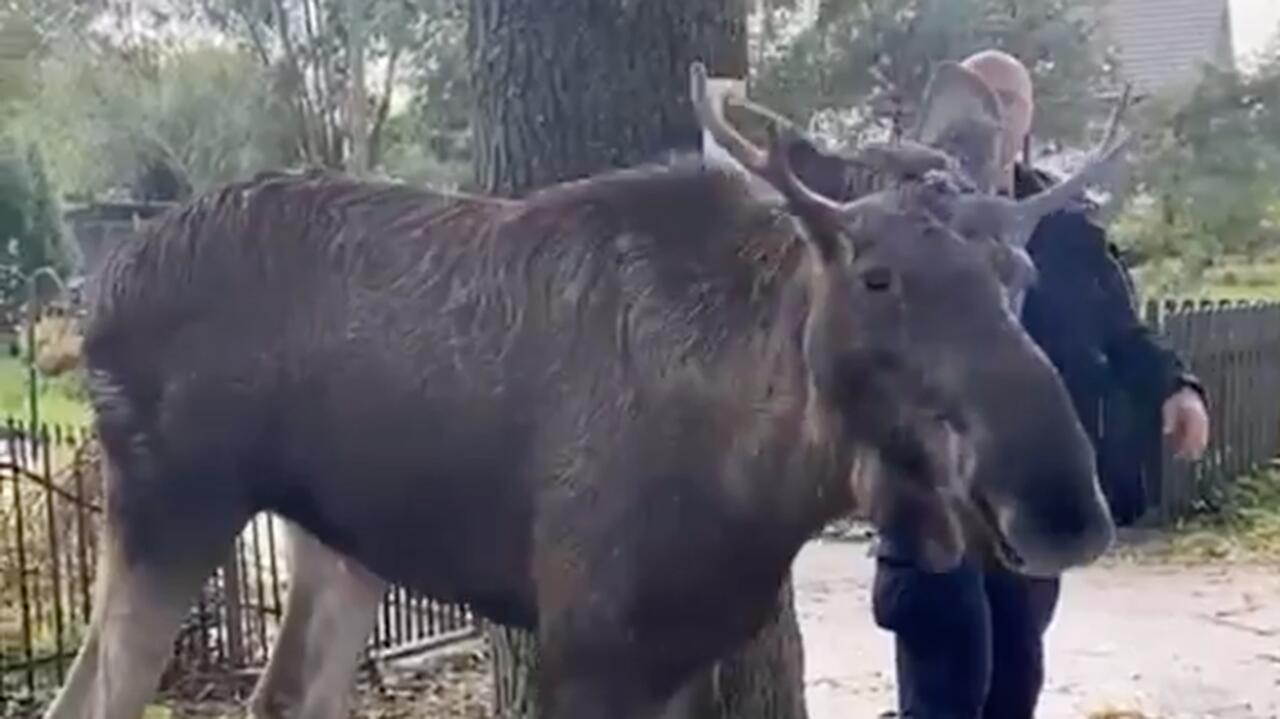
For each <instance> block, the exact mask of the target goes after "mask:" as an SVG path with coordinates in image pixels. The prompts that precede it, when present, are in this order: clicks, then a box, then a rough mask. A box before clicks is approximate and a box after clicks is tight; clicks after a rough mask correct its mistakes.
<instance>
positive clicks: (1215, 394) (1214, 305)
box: [1144, 301, 1280, 524]
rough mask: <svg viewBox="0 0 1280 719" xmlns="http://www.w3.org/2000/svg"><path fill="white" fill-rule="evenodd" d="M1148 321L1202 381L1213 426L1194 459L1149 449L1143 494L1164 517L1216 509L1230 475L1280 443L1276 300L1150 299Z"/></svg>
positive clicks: (1267, 457) (1279, 308)
mask: <svg viewBox="0 0 1280 719" xmlns="http://www.w3.org/2000/svg"><path fill="white" fill-rule="evenodd" d="M1146 320H1147V322H1148V323H1149V324H1150V325H1151V326H1153V327H1155V328H1157V329H1158V330H1159V331H1160V332H1161V333H1162V334H1163V335H1164V337H1165V338H1166V340H1167V341H1168V342H1169V344H1170V345H1171V346H1173V347H1174V348H1175V349H1177V350H1178V352H1179V353H1180V354H1181V355H1182V356H1183V357H1184V358H1185V359H1186V361H1187V363H1188V364H1189V365H1190V366H1191V369H1192V371H1194V372H1195V374H1196V375H1198V376H1199V378H1200V379H1201V381H1202V382H1203V383H1204V386H1205V390H1206V393H1207V394H1208V398H1209V416H1210V423H1211V427H1212V437H1211V440H1210V444H1209V450H1208V452H1207V453H1206V455H1205V457H1204V459H1202V460H1201V461H1199V462H1195V463H1187V462H1182V461H1178V460H1176V459H1174V458H1173V457H1172V456H1170V453H1169V451H1168V448H1167V447H1164V446H1162V445H1163V443H1157V444H1156V445H1154V446H1151V447H1149V448H1148V450H1149V451H1148V456H1147V458H1146V461H1145V467H1144V472H1145V474H1146V476H1147V486H1148V488H1149V492H1148V500H1149V504H1150V505H1151V507H1152V509H1153V513H1152V514H1153V517H1154V518H1155V519H1157V520H1159V521H1160V522H1161V523H1166V524H1167V523H1169V522H1171V521H1173V520H1175V519H1177V518H1178V517H1181V516H1185V515H1186V514H1188V513H1190V512H1195V511H1203V510H1212V509H1214V505H1215V502H1216V500H1217V498H1219V497H1221V495H1222V492H1223V491H1224V490H1225V489H1226V488H1227V486H1228V484H1229V483H1230V482H1231V481H1232V480H1234V479H1235V478H1237V477H1239V476H1241V475H1242V474H1246V473H1248V472H1251V471H1254V470H1256V469H1257V468H1259V467H1260V466H1262V465H1264V464H1266V463H1268V462H1269V461H1271V460H1272V459H1273V458H1274V457H1275V456H1276V454H1277V451H1278V450H1280V303H1275V302H1208V301H1205V302H1189V301H1182V302H1175V301H1163V302H1152V303H1149V304H1148V306H1147V308H1146ZM1156 419H1158V418H1153V420H1156ZM1152 435H1153V436H1157V437H1158V431H1157V432H1153V433H1152Z"/></svg>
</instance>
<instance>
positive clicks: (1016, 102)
mask: <svg viewBox="0 0 1280 719" xmlns="http://www.w3.org/2000/svg"><path fill="white" fill-rule="evenodd" d="M960 64H961V66H963V67H964V68H965V69H966V70H969V71H970V72H972V73H974V74H975V75H977V76H978V77H980V78H982V81H983V82H984V83H986V85H987V87H989V88H991V90H992V92H994V93H995V95H996V97H997V98H999V100H1000V111H1001V112H1000V114H1001V124H1002V125H1003V129H1004V132H1003V136H1002V138H1001V142H1000V160H1001V166H1002V167H1006V168H1012V167H1013V163H1014V161H1015V160H1017V158H1018V153H1019V152H1020V151H1021V150H1022V144H1023V142H1025V141H1026V139H1027V135H1028V134H1030V132H1031V120H1032V117H1033V115H1034V114H1035V101H1034V95H1033V93H1032V88H1031V73H1030V72H1028V71H1027V68H1026V66H1025V65H1023V64H1022V63H1021V62H1019V61H1018V59H1017V58H1016V57H1014V56H1012V55H1010V54H1008V53H1006V52H1002V51H1000V50H982V51H980V52H977V53H974V54H973V55H970V56H969V57H967V58H965V59H964V61H962V62H961V63H960Z"/></svg>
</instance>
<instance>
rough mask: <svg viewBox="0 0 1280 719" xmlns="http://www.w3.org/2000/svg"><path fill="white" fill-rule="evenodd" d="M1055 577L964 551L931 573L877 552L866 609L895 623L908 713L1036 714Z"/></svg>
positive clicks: (917, 716) (1002, 718) (1021, 718)
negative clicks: (961, 559) (997, 564)
mask: <svg viewBox="0 0 1280 719" xmlns="http://www.w3.org/2000/svg"><path fill="white" fill-rule="evenodd" d="M1058 593H1059V581H1058V579H1056V578H1055V579H1034V578H1031V577H1027V576H1024V575H1020V574H1015V573H1012V572H1008V571H1005V570H1001V569H989V568H984V567H983V566H982V565H980V564H978V563H977V562H974V561H972V560H966V561H965V563H964V564H962V565H961V566H960V567H959V568H957V569H956V570H954V571H951V572H946V573H942V574H931V573H928V572H924V571H921V570H919V569H916V568H915V567H914V566H911V565H910V564H906V563H901V562H897V561H895V560H893V559H890V558H886V557H880V558H877V560H876V576H875V584H874V588H873V590H872V609H873V611H874V613H875V620H876V624H878V625H880V627H882V628H884V629H887V630H889V631H890V632H893V634H894V639H895V653H896V655H897V657H896V659H897V670H898V711H899V713H900V714H901V715H902V716H903V717H909V718H910V719H1033V717H1034V716H1035V706H1036V700H1037V699H1038V698H1039V696H1040V689H1041V687H1042V686H1043V684H1044V641H1043V639H1044V632H1045V630H1046V629H1048V628H1049V622H1050V621H1051V620H1052V619H1053V613H1054V610H1055V609H1056V608H1057V605H1058Z"/></svg>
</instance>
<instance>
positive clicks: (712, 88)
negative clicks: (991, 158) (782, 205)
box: [690, 62, 951, 194]
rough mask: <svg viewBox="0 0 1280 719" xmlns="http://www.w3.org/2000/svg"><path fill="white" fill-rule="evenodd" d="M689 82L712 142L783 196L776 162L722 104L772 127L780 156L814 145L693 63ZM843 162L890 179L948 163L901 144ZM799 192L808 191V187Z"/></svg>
mask: <svg viewBox="0 0 1280 719" xmlns="http://www.w3.org/2000/svg"><path fill="white" fill-rule="evenodd" d="M690 81H691V82H690V90H691V97H692V100H693V106H694V109H695V111H696V112H697V114H698V120H699V122H700V123H701V124H702V126H703V127H704V128H705V129H706V130H707V132H708V133H709V134H710V135H711V137H712V139H714V140H715V141H716V143H717V144H719V145H720V146H721V147H722V148H724V149H725V151H726V152H728V153H729V155H730V156H731V157H733V159H734V160H736V161H737V162H739V163H740V164H742V166H743V167H745V168H747V169H748V170H749V171H751V172H752V173H755V174H756V175H759V176H760V177H761V178H763V179H764V180H766V181H767V182H769V183H770V184H771V185H773V186H774V187H775V188H776V189H778V190H779V191H780V192H784V194H785V191H784V190H783V185H785V184H787V183H788V182H790V181H788V180H787V179H786V178H784V177H781V176H778V175H776V173H777V171H778V170H779V169H781V168H780V167H779V166H776V165H777V163H776V162H774V164H773V165H771V164H770V163H771V160H770V157H769V152H767V151H765V150H763V149H761V148H759V147H757V146H756V145H754V144H753V143H752V142H751V141H750V140H748V139H747V138H746V137H744V136H743V135H742V134H741V133H740V132H738V131H737V130H736V129H735V128H734V127H733V126H732V125H731V124H730V123H729V121H728V119H727V118H726V117H725V112H724V110H725V105H726V103H728V102H730V101H732V102H733V103H734V104H735V105H738V106H739V107H741V108H743V109H745V110H748V111H749V112H751V113H753V114H754V115H756V116H758V117H760V118H762V119H764V120H765V121H766V122H767V123H768V125H769V127H770V128H771V133H773V132H776V133H777V138H776V139H778V140H779V141H781V144H780V145H779V146H778V148H777V149H778V151H780V152H784V153H785V152H786V151H787V150H788V149H789V148H790V147H791V146H792V144H793V143H797V142H808V143H809V144H810V145H812V144H813V143H811V142H809V140H808V139H807V138H806V137H805V136H804V133H802V132H801V131H800V129H799V128H798V127H796V125H795V124H794V123H792V122H791V121H790V120H787V119H786V118H784V117H782V116H781V115H779V114H778V113H776V112H774V111H773V110H770V109H769V108H767V107H764V106H762V105H759V104H756V103H754V102H752V101H751V100H749V99H747V98H746V96H745V95H744V94H743V93H742V91H741V85H739V84H737V83H730V82H723V81H716V80H711V79H709V78H708V77H707V70H706V67H705V66H704V65H703V64H702V63H699V62H695V63H693V65H691V66H690ZM771 137H773V135H771ZM784 159H785V158H784ZM845 161H846V162H848V163H850V164H852V165H857V166H861V167H866V168H870V169H871V170H872V171H874V172H877V173H881V174H883V175H885V176H888V177H891V178H893V179H897V180H904V179H918V178H921V177H923V176H924V175H925V174H926V173H928V172H929V171H931V170H941V169H944V168H946V167H947V166H948V165H949V163H950V162H951V159H950V158H949V157H948V156H947V155H946V153H944V152H941V151H939V150H935V149H933V148H931V147H928V146H926V145H923V144H921V143H918V142H913V141H910V140H900V141H898V142H874V143H868V144H866V145H864V146H863V147H861V148H859V150H858V152H857V154H856V156H855V157H853V158H851V159H846V160H845ZM771 173H774V174H771ZM794 179H795V178H793V180H794ZM804 189H805V190H808V188H807V187H806V188H804ZM814 194H816V193H814Z"/></svg>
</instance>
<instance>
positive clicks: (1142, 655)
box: [153, 540, 1280, 719]
mask: <svg viewBox="0 0 1280 719" xmlns="http://www.w3.org/2000/svg"><path fill="white" fill-rule="evenodd" d="M867 549H868V545H867V544H866V543H865V542H851V541H833V540H822V541H817V542H813V543H811V544H810V545H808V546H807V547H806V548H805V549H804V550H803V551H802V552H801V554H800V557H799V559H798V562H797V564H796V571H795V586H796V607H797V612H798V613H799V619H800V625H801V632H802V633H803V635H804V640H805V655H806V666H805V675H806V683H807V694H808V699H809V715H810V717H811V719H846V718H848V717H856V718H857V719H864V718H867V719H872V718H874V717H877V716H879V715H880V714H881V713H882V712H885V711H887V710H889V709H892V708H893V703H894V702H893V691H894V688H893V672H892V667H893V654H892V643H891V638H890V636H889V635H888V634H886V633H885V632H882V631H881V630H879V629H878V628H876V627H875V625H874V624H873V623H872V620H871V610H870V607H869V604H868V603H869V600H870V584H871V577H872V569H873V564H872V561H871V559H870V557H868V556H867ZM1047 662H1048V674H1049V679H1048V682H1047V686H1046V689H1045V692H1044V694H1043V696H1042V701H1041V710H1040V712H1039V718H1040V719H1084V718H1085V717H1088V716H1090V715H1091V714H1093V715H1094V716H1098V717H1106V716H1109V717H1114V718H1115V719H1121V718H1122V717H1128V718H1129V719H1137V718H1138V717H1143V718H1148V719H1280V567H1274V566H1273V567H1247V566H1239V565H1236V566H1230V567H1213V566H1199V567H1185V566H1157V565H1151V564H1141V563H1134V562H1131V561H1107V562H1104V563H1100V564H1098V565H1096V566H1094V567H1090V568H1088V569H1084V570H1079V571H1076V572H1073V573H1072V574H1070V575H1069V576H1068V577H1067V579H1066V581H1065V583H1064V588H1063V597H1062V603H1061V605H1060V609H1059V612H1058V615H1057V618H1056V620H1055V622H1054V625H1053V627H1052V628H1051V629H1050V631H1049V637H1048V657H1047ZM490 691H491V683H490V677H489V675H488V666H487V662H486V661H485V657H484V653H483V651H482V647H481V646H480V645H479V644H478V643H475V644H472V645H469V646H465V647H461V648H460V650H459V651H457V652H455V654H454V656H452V657H449V658H444V659H436V660H433V661H431V662H428V663H426V664H424V665H421V666H415V667H413V668H411V670H409V671H399V672H394V673H392V672H387V673H384V675H383V686H382V688H381V689H380V690H376V691H375V690H370V689H368V688H366V689H365V691H362V692H361V707H360V710H359V715H360V716H361V717H364V718H365V719H402V718H403V719H407V718H408V717H433V718H435V719H487V718H488V717H489V716H490V713H491V712H490V708H489V696H490ZM1108 709H1109V710H1111V711H1113V712H1115V713H1113V714H1104V713H1102V712H1103V711H1104V710H1108ZM1123 710H1131V711H1136V712H1140V713H1133V714H1123V713H1120V712H1122V711H1123ZM1095 712H1096V714H1094V713H1095ZM153 716H155V717H157V719H159V718H160V717H164V718H165V719H169V718H170V717H172V718H173V719H178V718H185V717H228V718H230V717H242V716H243V714H242V713H241V712H240V711H239V708H238V707H236V706H235V705H234V704H226V703H224V704H221V706H218V705H217V704H216V703H203V705H202V706H201V707H199V708H198V709H197V710H193V709H192V708H190V707H188V708H184V709H181V710H179V711H175V712H173V713H171V714H170V713H157V714H155V715H153Z"/></svg>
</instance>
